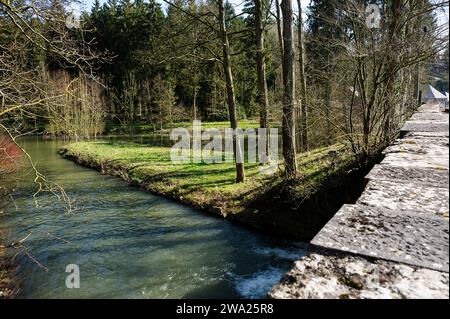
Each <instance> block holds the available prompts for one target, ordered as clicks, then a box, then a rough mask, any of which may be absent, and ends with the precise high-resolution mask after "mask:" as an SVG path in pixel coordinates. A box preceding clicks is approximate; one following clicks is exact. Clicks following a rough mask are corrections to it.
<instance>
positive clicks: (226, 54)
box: [218, 0, 245, 183]
mask: <svg viewBox="0 0 450 319" xmlns="http://www.w3.org/2000/svg"><path fill="white" fill-rule="evenodd" d="M218 4H219V19H220V38H221V40H222V51H223V61H222V64H223V71H224V74H225V81H226V86H227V103H228V111H229V116H230V123H231V128H232V129H233V130H236V128H237V127H238V120H237V114H236V102H235V94H234V85H233V74H232V72H231V58H230V43H229V41H228V33H227V26H226V21H225V8H224V3H223V0H219V1H218ZM233 151H234V158H235V160H236V182H237V183H240V182H243V181H245V172H244V164H243V163H238V161H237V155H238V154H242V151H241V145H240V143H239V140H238V139H236V135H235V134H233Z"/></svg>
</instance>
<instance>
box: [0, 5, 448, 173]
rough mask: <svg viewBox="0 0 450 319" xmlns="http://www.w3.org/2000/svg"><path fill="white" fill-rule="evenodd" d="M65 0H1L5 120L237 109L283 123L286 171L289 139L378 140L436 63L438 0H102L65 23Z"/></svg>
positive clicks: (114, 127)
mask: <svg viewBox="0 0 450 319" xmlns="http://www.w3.org/2000/svg"><path fill="white" fill-rule="evenodd" d="M70 3H71V1H63V0H52V1H50V0H49V1H38V2H35V1H31V2H28V1H6V0H4V1H2V2H1V4H2V5H1V11H0V21H1V30H2V31H1V32H2V38H1V47H2V51H1V53H2V59H1V63H2V71H1V72H2V73H1V98H2V104H1V105H2V106H1V107H2V109H1V110H2V113H1V115H2V117H1V125H2V128H3V129H4V130H5V131H7V132H9V133H12V134H15V133H16V132H22V133H23V132H25V131H30V130H33V131H34V132H39V133H42V134H45V135H48V136H52V137H65V138H71V139H95V138H97V137H98V136H100V135H102V134H105V133H106V134H136V133H143V132H155V131H157V130H162V129H163V128H167V127H172V126H173V125H174V123H181V122H190V121H192V120H194V119H200V120H202V121H206V122H208V121H209V122H215V121H216V122H217V121H229V122H230V125H231V127H232V128H236V127H238V126H239V121H240V120H247V119H250V120H254V122H255V124H256V123H259V126H260V127H265V128H268V127H271V126H272V127H280V128H282V135H283V155H284V158H285V165H286V174H287V175H292V176H295V175H296V174H297V170H296V163H295V154H296V153H300V152H306V151H308V150H312V149H316V148H320V147H323V146H329V145H334V144H337V143H345V144H346V145H347V146H348V147H349V148H350V149H351V151H352V152H353V153H354V155H355V156H356V157H357V158H358V159H359V160H360V161H362V162H364V161H365V160H366V159H367V158H368V157H369V156H370V154H373V153H376V152H378V150H379V149H380V148H382V147H383V146H384V145H386V144H387V143H389V141H391V140H392V138H393V137H394V136H395V134H396V132H397V130H398V128H399V125H401V123H402V121H404V120H405V118H406V117H408V115H409V114H411V112H412V111H413V110H414V109H415V107H416V106H417V105H418V103H419V102H418V100H419V92H420V90H421V83H427V82H428V78H427V77H428V76H429V71H430V68H431V67H432V66H433V65H436V64H445V63H446V64H447V65H448V41H447V39H446V36H447V33H446V32H447V31H446V29H447V25H445V24H442V23H439V20H438V17H439V12H440V10H444V9H445V6H446V5H447V3H446V2H440V1H428V0H422V1H406V0H405V1H379V2H376V1H375V2H372V1H357V0H352V1H340V0H333V1H319V0H318V1H311V2H310V3H309V5H308V6H307V10H306V11H307V13H306V14H305V13H303V12H302V8H303V7H304V5H303V7H302V4H301V1H298V2H297V3H295V4H296V7H297V8H300V10H298V9H297V11H295V12H294V11H293V3H292V2H291V1H284V2H283V3H281V4H280V3H279V1H278V0H275V1H262V0H261V1H245V2H244V3H243V5H242V6H241V7H242V8H240V9H239V11H240V12H239V13H237V11H236V10H235V8H234V6H233V5H232V4H230V3H228V2H224V1H204V2H198V1H197V2H196V1H183V0H177V1H162V2H160V3H157V2H156V1H143V0H136V1H129V0H123V1H117V0H108V1H106V2H104V3H100V2H99V1H95V3H94V4H93V6H92V8H91V9H90V11H87V12H82V13H81V14H80V15H79V16H78V17H73V16H72V17H73V18H75V19H76V21H77V24H76V26H75V27H74V26H72V25H69V27H68V23H67V21H68V18H69V17H71V16H70V14H71V13H70V11H69V8H70V7H69V5H70ZM373 6H375V9H374V7H373ZM163 8H164V9H163ZM443 12H444V11H443ZM444 86H445V82H444ZM447 88H448V74H447ZM256 126H257V125H256ZM238 170H239V169H238ZM238 179H242V177H238Z"/></svg>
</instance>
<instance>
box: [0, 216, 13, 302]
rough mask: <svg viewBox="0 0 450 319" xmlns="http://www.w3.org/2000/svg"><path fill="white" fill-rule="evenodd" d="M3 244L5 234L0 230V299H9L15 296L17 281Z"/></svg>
mask: <svg viewBox="0 0 450 319" xmlns="http://www.w3.org/2000/svg"><path fill="white" fill-rule="evenodd" d="M1 213H2V211H0V214H1ZM4 242H5V234H4V232H2V230H0V299H11V298H14V296H15V295H16V292H17V281H16V279H15V277H14V273H15V267H14V265H13V264H12V262H11V259H10V258H9V257H8V256H7V255H6V247H5V246H4V245H3V243H4Z"/></svg>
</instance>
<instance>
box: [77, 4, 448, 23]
mask: <svg viewBox="0 0 450 319" xmlns="http://www.w3.org/2000/svg"><path fill="white" fill-rule="evenodd" d="M80 1H81V2H82V6H83V8H82V9H81V10H82V11H83V10H86V11H90V9H91V8H92V5H93V4H94V2H95V0H80ZM104 2H106V0H100V3H104ZM156 2H158V3H161V5H162V7H163V8H165V7H166V4H165V3H164V1H162V0H156ZM229 2H230V3H232V4H233V6H234V8H235V10H236V12H237V13H240V11H241V9H242V5H243V3H244V1H243V0H229ZM301 3H302V8H303V15H305V14H306V11H307V8H308V5H309V3H310V0H301ZM292 5H293V9H294V11H297V1H292ZM305 18H306V17H305ZM439 24H447V25H448V24H449V12H448V7H447V8H446V12H445V13H441V14H439Z"/></svg>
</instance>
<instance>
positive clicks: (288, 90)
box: [281, 0, 297, 179]
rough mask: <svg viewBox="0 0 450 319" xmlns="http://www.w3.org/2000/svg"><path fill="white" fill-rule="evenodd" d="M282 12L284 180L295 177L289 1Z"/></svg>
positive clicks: (292, 63) (291, 43)
mask: <svg viewBox="0 0 450 319" xmlns="http://www.w3.org/2000/svg"><path fill="white" fill-rule="evenodd" d="M281 10H282V12H283V42H284V47H283V49H284V50H283V51H284V54H283V86H284V91H283V129H282V135H283V156H284V166H285V170H286V172H285V173H286V179H291V178H294V177H296V176H297V159H296V157H295V156H296V152H295V113H294V112H295V102H294V101H295V100H294V99H295V93H294V92H295V78H294V59H295V56H294V42H293V33H294V32H293V24H292V22H293V14H292V2H291V0H282V2H281Z"/></svg>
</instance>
